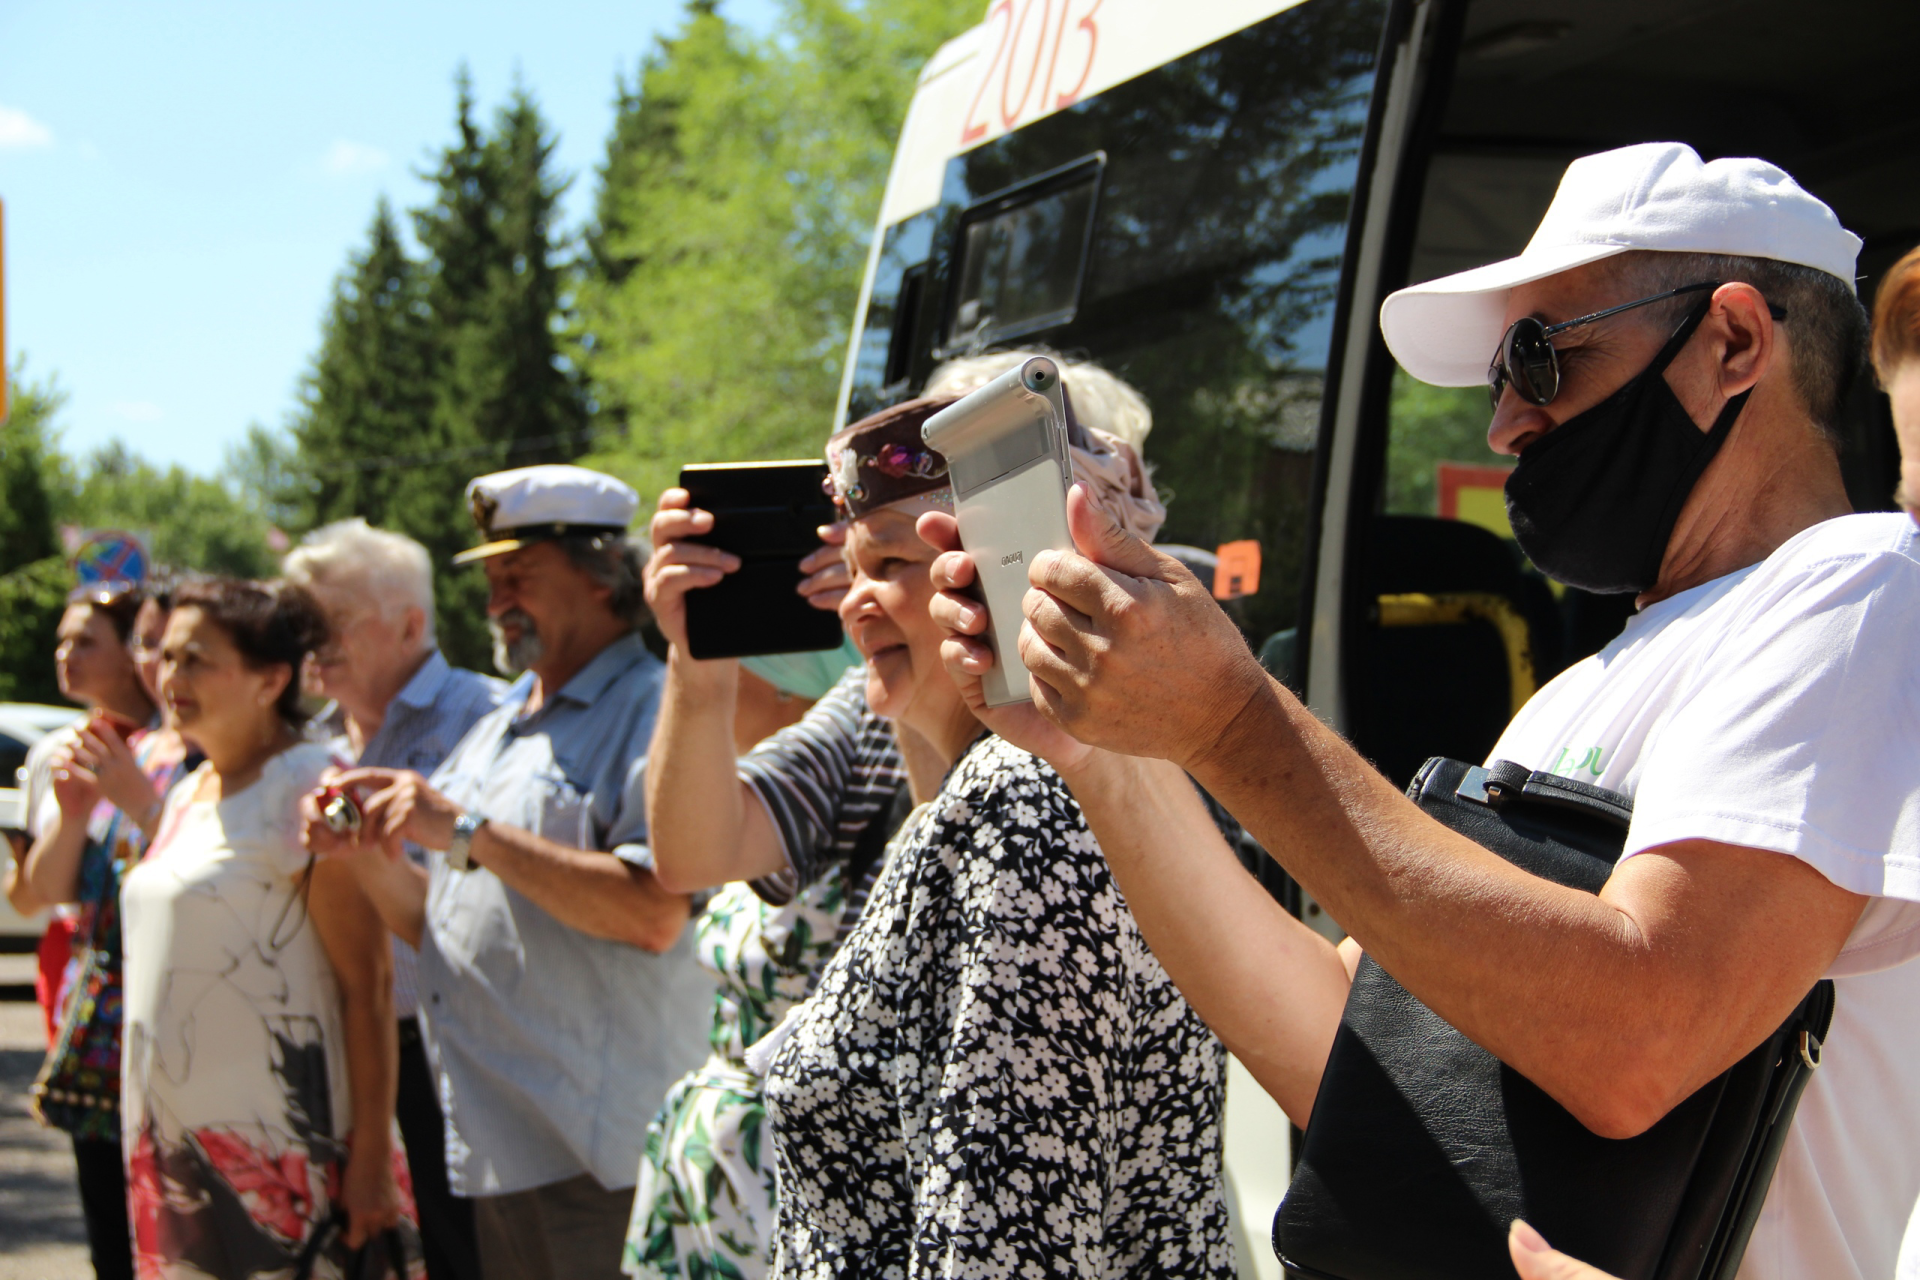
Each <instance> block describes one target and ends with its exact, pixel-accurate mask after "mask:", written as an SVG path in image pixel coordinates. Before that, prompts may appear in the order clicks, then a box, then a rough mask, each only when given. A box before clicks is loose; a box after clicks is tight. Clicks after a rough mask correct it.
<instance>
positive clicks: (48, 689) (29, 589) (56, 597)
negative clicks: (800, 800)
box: [0, 555, 73, 705]
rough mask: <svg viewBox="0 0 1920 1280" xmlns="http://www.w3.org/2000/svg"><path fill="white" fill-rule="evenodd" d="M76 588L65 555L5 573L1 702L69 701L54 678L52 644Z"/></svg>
mask: <svg viewBox="0 0 1920 1280" xmlns="http://www.w3.org/2000/svg"><path fill="white" fill-rule="evenodd" d="M72 586H73V570H72V569H70V568H68V567H67V561H66V558H65V557H64V556H58V555H52V556H47V557H45V558H44V559H40V560H35V561H34V562H33V563H31V564H27V565H22V566H19V567H17V568H15V569H14V570H13V571H12V572H10V573H5V574H0V702H50V703H53V704H55V705H59V704H62V703H64V702H65V701H66V699H65V698H63V697H61V696H60V685H59V682H58V681H57V680H56V679H55V678H54V673H53V645H54V633H55V630H56V629H57V628H58V627H59V625H60V615H61V613H62V612H64V611H65V609H66V604H67V591H68V590H69V589H70V588H71V587H72Z"/></svg>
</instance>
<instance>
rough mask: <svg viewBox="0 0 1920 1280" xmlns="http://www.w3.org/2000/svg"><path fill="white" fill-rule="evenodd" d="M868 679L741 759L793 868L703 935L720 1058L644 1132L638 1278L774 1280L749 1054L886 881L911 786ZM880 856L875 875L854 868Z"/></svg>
mask: <svg viewBox="0 0 1920 1280" xmlns="http://www.w3.org/2000/svg"><path fill="white" fill-rule="evenodd" d="M864 682H865V675H864V668H859V667H856V668H854V669H853V670H852V671H851V672H849V673H848V675H847V677H846V678H844V679H842V680H841V681H840V683H839V684H838V685H837V686H836V687H835V688H834V689H833V690H831V691H829V692H828V693H827V694H826V695H825V696H824V697H823V698H821V700H820V701H819V702H818V703H816V704H815V705H814V707H813V708H812V709H811V710H810V711H809V712H808V714H807V715H806V717H805V718H803V719H802V720H801V721H800V722H799V723H798V724H796V725H793V726H791V727H789V728H787V729H783V730H782V731H781V732H779V733H778V734H775V735H774V736H773V737H772V738H770V739H769V740H768V741H767V742H765V743H763V744H761V746H760V747H759V748H757V749H756V750H755V751H754V752H753V753H752V754H751V755H749V756H747V757H746V758H745V759H744V760H743V761H742V764H741V780H742V781H744V782H746V783H747V784H748V785H749V786H751V787H753V788H754V789H755V791H756V793H757V794H758V795H759V796H760V798H761V800H762V801H763V802H764V803H765V804H766V806H767V809H768V813H769V815H770V816H771V817H772V819H773V822H774V826H775V829H776V830H777V831H778V832H779V834H780V839H781V841H782V843H783V844H784V845H785V847H786V848H787V850H788V851H789V857H790V860H791V862H792V864H793V866H792V870H791V871H790V872H788V873H783V874H782V875H781V876H779V877H777V878H775V879H773V880H769V881H760V882H756V883H755V884H753V885H747V884H734V885H729V886H728V887H727V888H725V889H723V890H721V891H720V892H719V893H717V894H715V895H714V898H713V900H712V901H711V902H710V903H709V904H708V906H707V909H706V911H705V912H704V913H703V914H702V915H701V916H700V918H699V919H698V920H697V921H695V923H694V941H695V945H694V954H695V955H696V956H697V957H698V959H699V961H700V964H701V965H702V966H703V967H705V968H706V969H707V970H709V971H710V972H711V973H713V975H714V976H715V977H716V978H718V979H719V981H720V989H719V992H718V994H717V995H716V996H715V1001H714V1015H713V1029H712V1032H711V1033H710V1039H711V1043H712V1046H713V1052H712V1054H711V1056H710V1057H709V1058H708V1059H707V1061H706V1063H705V1064H704V1065H703V1066H701V1067H700V1068H699V1069H698V1070H697V1071H694V1072H693V1073H691V1074H690V1075H688V1076H686V1077H685V1078H684V1079H682V1080H681V1081H680V1082H679V1083H678V1084H676V1085H675V1086H674V1087H673V1089H672V1090H671V1091H670V1092H669V1093H668V1094H667V1098H666V1101H665V1102H664V1103H663V1104H662V1105H661V1108H660V1112H659V1114H658V1115H657V1116H655V1117H654V1121H653V1124H652V1125H651V1126H649V1128H648V1130H647V1146H646V1153H645V1155H644V1156H643V1157H642V1159H641V1162H640V1176H639V1180H638V1185H637V1186H636V1187H635V1188H634V1198H633V1218H632V1221H631V1224H630V1225H629V1227H628V1229H627V1244H626V1250H625V1253H624V1257H623V1260H622V1266H623V1267H624V1269H625V1270H626V1272H627V1274H629V1275H631V1276H634V1277H636V1280H760V1277H763V1276H765V1275H766V1274H767V1273H768V1270H769V1268H770V1264H771V1261H772V1258H771V1250H770V1248H769V1247H768V1244H769V1241H770V1240H771V1239H772V1231H773V1215H774V1182H773V1162H772V1159H771V1153H770V1151H769V1150H768V1146H767V1141H766V1123H765V1122H766V1107H765V1105H764V1103H763V1102H762V1099H761V1096H760V1085H761V1082H760V1077H759V1076H757V1075H755V1074H754V1073H753V1071H752V1070H751V1069H749V1068H748V1066H747V1064H746V1060H745V1054H746V1050H747V1047H748V1046H750V1045H752V1044H753V1043H754V1042H755V1041H757V1040H759V1039H760V1038H761V1037H762V1036H764V1035H765V1034H766V1033H767V1032H768V1031H769V1030H770V1029H772V1028H773V1027H774V1026H775V1025H777V1024H778V1023H779V1022H780V1020H781V1019H782V1018H784V1017H785V1016H786V1015H787V1011H788V1010H789V1009H791V1008H792V1007H793V1006H794V1004H795V1003H796V1002H798V1001H800V1000H802V999H804V998H805V997H806V995H807V993H808V992H809V991H810V990H811V989H812V987H813V985H814V983H815V982H816V981H817V980H818V977H819V973H820V970H821V968H822V967H823V966H824V965H825V964H826V962H827V960H828V959H829V958H830V957H831V956H832V955H833V953H834V951H835V949H836V948H837V947H838V946H839V944H840V942H841V940H842V939H843V938H844V937H845V936H846V934H847V932H848V931H849V930H850V929H851V928H852V927H853V923H854V921H855V920H857V919H858V918H859V916H860V911H861V908H862V907H863V906H864V905H865V902H866V898H867V895H868V892H869V891H870V890H871V888H872V887H873V882H874V877H875V875H876V874H877V872H878V866H877V863H878V854H879V852H880V848H881V842H879V841H876V840H874V838H873V835H872V834H870V833H869V832H868V831H867V828H868V826H869V825H870V824H871V823H872V822H873V821H874V820H875V818H876V817H889V818H890V815H891V809H892V805H893V801H894V800H895V796H896V793H897V792H898V791H899V788H900V786H901V784H902V783H903V782H904V781H905V777H906V774H905V770H904V767H903V766H902V764H901V761H900V753H899V747H898V745H897V744H896V743H895V741H894V738H893V731H892V729H891V727H890V726H889V725H888V724H887V722H886V721H884V720H882V719H881V718H880V717H878V716H875V715H873V714H872V713H871V712H869V711H868V710H867V705H866V694H865V692H864ZM868 854H870V855H872V857H871V859H870V861H871V862H872V863H874V864H876V865H869V866H864V867H862V866H859V865H857V864H858V863H860V862H861V861H862V860H863V857H864V856H865V855H868ZM849 874H851V876H852V878H853V881H854V883H853V885H852V887H851V888H849V887H848V885H847V883H846V880H847V877H848V876H849Z"/></svg>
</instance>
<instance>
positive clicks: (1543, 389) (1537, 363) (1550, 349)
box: [1487, 280, 1787, 411]
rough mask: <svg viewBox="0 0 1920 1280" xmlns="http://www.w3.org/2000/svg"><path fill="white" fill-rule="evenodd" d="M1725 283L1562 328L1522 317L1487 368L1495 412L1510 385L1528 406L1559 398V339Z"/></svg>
mask: <svg viewBox="0 0 1920 1280" xmlns="http://www.w3.org/2000/svg"><path fill="white" fill-rule="evenodd" d="M1724 283H1726V282H1725V281H1723V280H1708V281H1705V282H1703V283H1701V284H1689V285H1682V286H1681V287H1680V288H1678V289H1669V290H1667V291H1666V292H1665V293H1656V294H1654V295H1653V296H1652V297H1650V298H1636V299H1635V300H1634V301H1632V302H1623V303H1621V304H1620V305H1619V306H1617V307H1608V308H1607V309H1606V310H1605V311H1596V312H1594V313H1593V314H1592V315H1587V316H1580V317H1578V318H1577V319H1573V320H1562V321H1561V322H1560V323H1559V324H1542V323H1541V322H1540V321H1539V320H1536V319H1535V318H1534V317H1532V316H1521V317H1520V318H1519V319H1518V320H1515V321H1514V322H1513V323H1512V324H1510V325H1508V326H1507V332H1506V336H1505V337H1503V338H1501V339H1500V346H1499V349H1498V350H1496V351H1495V352H1494V353H1493V360H1492V361H1491V362H1490V363H1489V364H1488V365H1487V394H1488V396H1489V398H1490V399H1491V400H1492V402H1493V407H1494V409H1495V410H1496V411H1497V410H1498V409H1499V408H1500V397H1501V396H1503V395H1505V394H1506V390H1507V384H1508V383H1512V384H1513V389H1514V390H1515V391H1516V392H1518V393H1519V395H1520V398H1521V399H1522V400H1525V401H1526V402H1527V403H1528V404H1535V405H1547V404H1551V403H1552V402H1553V398H1554V397H1555V396H1557V395H1559V394H1560V353H1559V352H1558V351H1556V350H1555V349H1554V346H1553V342H1552V339H1553V338H1554V337H1555V336H1556V335H1558V334H1562V333H1565V332H1566V331H1567V330H1569V329H1578V328H1579V327H1580V326H1582V325H1588V324H1592V323H1593V322H1594V321H1596V320H1605V319H1606V318H1607V317H1608V316H1617V315H1619V314H1620V313H1621V312H1622V311H1631V310H1633V309H1634V308H1635V307H1644V306H1648V305H1649V304H1651V303H1655V302H1665V301H1666V300H1667V299H1668V298H1677V297H1679V296H1680V295H1681V294H1684V293H1699V292H1701V291H1702V290H1704V289H1718V288H1719V287H1720V286H1721V285H1722V284H1724ZM1767 311H1768V312H1769V313H1770V314H1771V315H1772V316H1773V318H1774V319H1775V320H1785V319H1786V318H1787V313H1786V311H1785V310H1784V309H1783V308H1780V307H1776V306H1774V305H1773V304H1771V303H1769V304H1768V305H1767Z"/></svg>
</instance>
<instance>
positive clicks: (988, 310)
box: [942, 156, 1104, 354]
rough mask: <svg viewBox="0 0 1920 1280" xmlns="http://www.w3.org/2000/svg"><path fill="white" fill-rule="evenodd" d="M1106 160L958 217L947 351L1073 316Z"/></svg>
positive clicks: (990, 200) (1062, 321)
mask: <svg viewBox="0 0 1920 1280" xmlns="http://www.w3.org/2000/svg"><path fill="white" fill-rule="evenodd" d="M1103 159H1104V157H1099V156H1095V157H1092V158H1090V159H1089V160H1088V161H1086V162H1085V163H1083V164H1076V165H1074V166H1073V167H1072V168H1071V169H1070V170H1068V171H1067V172H1066V173H1065V174H1062V175H1059V176H1058V177H1054V176H1051V175H1049V176H1046V177H1042V178H1039V179H1036V180H1035V181H1034V182H1031V183H1027V184H1023V185H1022V186H1021V187H1019V188H1017V189H1015V190H1013V191H1010V192H1007V193H1006V194H1004V195H1000V196H994V197H989V198H988V199H987V200H984V201H982V202H981V203H980V204H978V205H976V206H975V207H973V208H971V209H969V210H967V212H966V213H965V214H963V215H962V216H961V219H960V232H959V235H958V237H957V239H958V244H957V246H956V249H957V253H958V256H959V261H958V263H957V264H956V266H955V270H954V279H955V281H956V283H955V285H954V289H953V306H952V309H951V312H950V313H949V316H948V319H947V329H946V332H947V341H946V346H945V347H944V348H942V350H943V352H950V353H955V354H957V353H960V352H965V351H978V350H980V349H981V348H982V347H986V346H990V345H993V344H996V343H1001V342H1005V341H1007V340H1008V339H1010V338H1018V337H1020V336H1022V335H1023V334H1029V333H1038V332H1040V331H1041V330H1043V329H1049V328H1052V327H1054V326H1056V325H1061V324H1065V323H1066V322H1068V321H1070V320H1072V319H1073V314H1074V309H1075V307H1076V306H1077V305H1078V304H1079V301H1080V282H1081V278H1082V276H1083V275H1084V273H1085V271H1086V266H1087V242H1088V239H1089V237H1090V235H1091V233H1092V229H1093V209H1094V194H1095V189H1096V187H1097V186H1098V184H1099V180H1100V166H1101V163H1102V160H1103Z"/></svg>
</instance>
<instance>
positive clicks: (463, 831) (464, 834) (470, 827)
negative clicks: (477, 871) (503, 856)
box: [447, 812, 487, 871]
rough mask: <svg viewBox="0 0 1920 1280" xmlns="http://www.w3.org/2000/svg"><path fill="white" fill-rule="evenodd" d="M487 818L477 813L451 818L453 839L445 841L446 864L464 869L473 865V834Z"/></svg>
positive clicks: (451, 867)
mask: <svg viewBox="0 0 1920 1280" xmlns="http://www.w3.org/2000/svg"><path fill="white" fill-rule="evenodd" d="M486 825H487V820H486V819H485V818H483V817H481V816H480V815H479V814H477V813H472V812H468V813H463V814H461V815H460V816H459V817H457V818H455V819H454V820H453V839H452V840H450V841H449V842H448V843H447V866H448V867H449V868H450V869H452V870H454V871H466V870H469V869H471V868H472V866H473V836H474V833H475V832H476V831H478V830H480V828H481V827H484V826H486Z"/></svg>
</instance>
